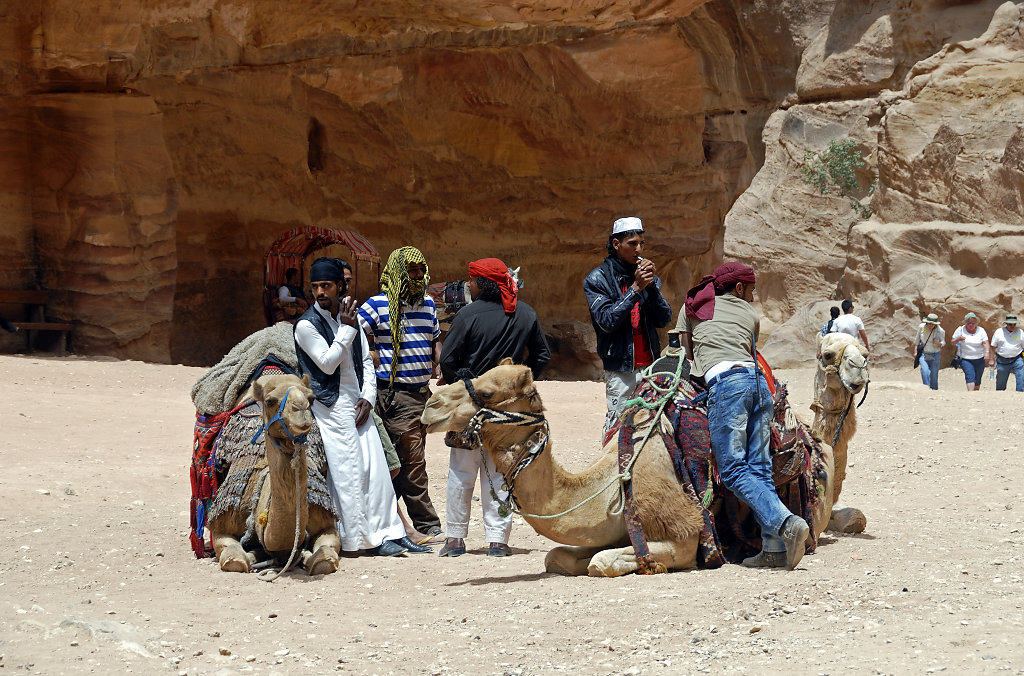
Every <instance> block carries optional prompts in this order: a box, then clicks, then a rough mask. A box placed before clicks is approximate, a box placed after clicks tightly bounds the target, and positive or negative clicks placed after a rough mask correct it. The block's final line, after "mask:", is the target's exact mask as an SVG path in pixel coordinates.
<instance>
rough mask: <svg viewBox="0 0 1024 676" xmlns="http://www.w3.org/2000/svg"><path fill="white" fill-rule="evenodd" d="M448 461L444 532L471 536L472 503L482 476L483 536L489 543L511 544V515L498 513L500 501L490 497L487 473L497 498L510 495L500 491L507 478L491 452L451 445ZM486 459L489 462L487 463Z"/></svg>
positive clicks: (459, 535)
mask: <svg viewBox="0 0 1024 676" xmlns="http://www.w3.org/2000/svg"><path fill="white" fill-rule="evenodd" d="M450 450H451V457H450V458H449V461H448V498H447V504H446V510H447V514H446V518H445V521H446V523H445V535H447V536H448V537H450V538H465V537H466V536H467V535H469V512H470V510H471V509H472V506H473V485H474V484H475V483H476V478H477V476H479V477H480V506H481V507H483V512H484V535H485V537H486V538H487V542H500V543H502V544H508V536H509V534H510V533H511V532H512V514H509V515H508V516H501V515H499V514H498V501H497V500H495V499H494V498H493V497H492V496H491V484H490V482H489V481H488V480H487V472H490V473H491V478H492V479H493V481H494V492H495V493H497V494H498V498H499V499H501V500H504V499H505V498H506V497H508V493H507V492H506V491H503V490H501V484H502V482H503V481H504V479H502V478H501V473H500V472H498V470H497V469H496V468H495V466H494V461H493V460H491V455H490V454H489V453H488V452H487V451H485V450H483V449H481V448H473V449H465V448H452V449H450ZM485 462H486V464H485Z"/></svg>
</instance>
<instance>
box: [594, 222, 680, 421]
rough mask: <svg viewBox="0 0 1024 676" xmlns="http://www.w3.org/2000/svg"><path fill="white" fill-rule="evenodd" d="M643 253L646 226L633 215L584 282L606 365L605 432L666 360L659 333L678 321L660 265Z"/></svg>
mask: <svg viewBox="0 0 1024 676" xmlns="http://www.w3.org/2000/svg"><path fill="white" fill-rule="evenodd" d="M643 250H644V226H643V223H642V222H641V221H640V219H639V218H635V217H632V216H630V217H626V218H620V219H618V220H617V221H615V223H614V224H613V225H612V234H611V236H609V237H608V257H607V258H605V259H604V262H603V263H601V265H600V266H599V267H597V268H594V269H593V270H591V271H590V274H588V275H587V277H586V279H584V280H583V292H584V293H585V294H586V295H587V304H588V305H589V306H590V321H591V323H592V324H593V325H594V331H595V332H596V333H597V352H598V354H599V355H601V361H602V363H603V364H604V381H605V397H606V399H607V402H608V414H607V416H606V417H605V422H604V429H605V432H607V431H608V430H609V429H611V427H612V425H614V424H615V421H616V420H617V419H618V417H619V414H620V413H622V409H623V408H624V407H625V403H626V400H627V399H628V398H629V396H630V394H631V393H632V392H633V390H634V388H636V385H637V382H638V381H639V379H640V372H641V371H642V370H643V369H644V368H645V367H647V366H650V365H651V364H652V363H653V362H654V360H655V359H657V358H658V357H659V356H661V342H660V339H659V338H658V329H660V328H662V327H664V326H666V325H667V324H668V323H669V321H671V319H672V307H671V306H670V305H669V304H668V301H667V300H665V297H664V296H662V295H661V280H660V279H658V276H657V275H656V274H654V273H655V267H654V262H653V261H652V260H650V259H649V258H644V257H643Z"/></svg>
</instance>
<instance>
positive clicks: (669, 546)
mask: <svg viewBox="0 0 1024 676" xmlns="http://www.w3.org/2000/svg"><path fill="white" fill-rule="evenodd" d="M647 548H648V549H649V550H650V552H651V556H652V557H653V558H654V560H655V562H656V563H657V564H658V565H659V567H661V568H662V569H663V570H659V571H658V572H664V570H684V569H687V568H696V567H697V535H696V534H694V535H691V536H690V537H689V538H687V539H686V540H684V541H682V542H673V541H669V540H664V541H661V542H648V543H647ZM637 568H639V566H637V563H636V553H635V552H634V551H633V548H632V547H622V548H621V549H605V550H604V551H601V552H598V553H597V554H595V555H594V558H592V559H591V560H590V565H589V566H587V573H588V574H589V575H590V576H591V577H618V576H619V575H625V574H627V573H633V572H636V570H637Z"/></svg>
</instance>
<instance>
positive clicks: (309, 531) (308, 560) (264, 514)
mask: <svg viewBox="0 0 1024 676" xmlns="http://www.w3.org/2000/svg"><path fill="white" fill-rule="evenodd" d="M249 399H255V400H256V402H259V403H260V404H261V406H260V407H257V406H255V405H252V406H249V407H246V408H243V409H242V410H241V411H239V413H236V414H235V415H233V416H232V418H231V419H230V420H229V422H228V423H227V424H226V425H225V428H224V431H223V432H222V439H225V438H226V439H232V438H234V440H235V442H236V443H235V446H234V448H235V449H236V451H237V452H236V455H235V456H234V457H226V458H224V457H221V456H220V455H219V456H218V460H222V461H229V462H231V465H230V468H229V469H228V472H227V476H226V477H225V479H224V481H223V482H222V484H221V488H220V490H218V492H217V497H216V499H215V500H214V504H213V507H212V509H211V512H210V519H209V528H210V535H211V539H212V541H213V550H214V553H215V554H216V556H217V558H218V560H219V562H220V567H221V570H224V571H229V572H239V573H247V572H249V571H250V570H252V568H253V565H254V564H255V563H256V555H255V554H254V553H253V552H252V551H246V550H245V548H243V545H242V542H243V541H245V540H246V538H245V535H246V533H247V531H248V530H250V529H251V530H252V533H253V534H254V536H255V538H256V540H257V541H258V543H259V546H260V547H262V549H263V550H264V551H265V552H268V553H270V554H274V555H276V557H277V558H280V557H281V555H282V554H283V556H285V557H287V556H288V555H289V552H291V551H292V547H293V543H294V542H295V538H296V535H295V534H296V531H298V533H300V535H299V546H300V547H301V546H303V543H311V545H310V547H309V548H308V549H303V550H302V552H301V559H300V561H301V564H302V566H303V568H305V569H306V572H307V573H309V574H310V575H320V574H326V573H333V572H335V571H336V570H338V565H339V562H340V559H339V555H338V552H339V551H340V550H341V539H340V537H339V535H338V530H337V527H336V525H335V515H334V514H333V513H332V508H331V502H330V496H329V495H328V494H327V489H326V486H322V487H320V488H319V490H314V489H312V488H310V486H311V485H312V486H314V487H319V486H320V484H322V483H323V476H324V472H325V471H326V467H327V463H326V459H325V458H324V457H323V452H322V445H321V444H320V443H313V442H312V441H311V442H310V443H307V442H306V441H305V439H306V435H307V434H310V432H311V431H312V432H315V428H314V425H313V414H312V411H311V410H310V406H311V405H312V402H313V399H314V395H313V391H312V390H311V389H310V387H309V376H307V375H304V376H302V379H301V380H300V379H299V378H297V377H296V376H293V375H284V374H282V375H265V376H263V377H261V378H259V379H258V380H257V381H256V382H254V383H253V384H252V386H251V387H250V388H249V389H248V390H246V391H245V392H244V393H243V394H242V395H241V396H240V397H239V399H238V401H239V403H241V402H245V401H248V400H249ZM257 408H260V409H261V411H262V412H261V413H259V412H257V411H256V409H257ZM247 412H248V414H247ZM257 416H258V417H257ZM236 418H237V419H238V421H237V422H236V423H235V428H236V429H237V431H233V429H232V428H231V426H232V422H233V421H235V420H236ZM247 420H251V421H253V422H250V423H248V424H247ZM256 420H262V425H261V426H257V427H256V430H257V431H256V434H255V435H254V434H253V426H254V425H253V423H254V422H255V421H256ZM261 428H262V430H263V434H262V438H263V439H265V440H266V442H264V441H260V440H259V439H258V437H259V436H260V434H259V429H261ZM317 436H319V435H317ZM307 452H308V454H309V455H310V456H311V457H309V458H307ZM310 475H313V479H314V480H313V481H310ZM265 478H269V481H265V480H264V479H265ZM296 513H297V516H296ZM296 519H298V523H297V524H296ZM247 522H248V523H247ZM250 549H251V547H250Z"/></svg>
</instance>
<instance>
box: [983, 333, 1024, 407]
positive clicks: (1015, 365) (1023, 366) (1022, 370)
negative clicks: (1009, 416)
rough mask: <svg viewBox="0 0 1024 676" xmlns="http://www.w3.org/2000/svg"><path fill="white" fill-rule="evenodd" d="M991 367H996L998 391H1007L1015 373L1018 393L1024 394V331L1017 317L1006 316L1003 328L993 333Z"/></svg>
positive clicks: (1014, 378) (1014, 377)
mask: <svg viewBox="0 0 1024 676" xmlns="http://www.w3.org/2000/svg"><path fill="white" fill-rule="evenodd" d="M988 365H989V366H995V367H996V390H999V391H1002V390H1005V389H1006V382H1007V381H1008V380H1009V379H1010V373H1011V372H1012V373H1013V381H1014V384H1015V385H1016V390H1017V391H1018V392H1024V330H1022V329H1020V328H1019V327H1018V326H1017V315H1014V314H1009V315H1006V319H1004V320H1003V326H1002V327H1001V328H998V329H996V330H995V331H993V332H992V352H991V353H990V355H989V362H988Z"/></svg>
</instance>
